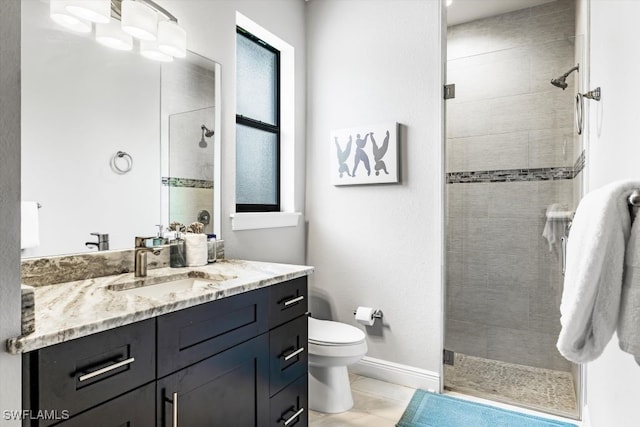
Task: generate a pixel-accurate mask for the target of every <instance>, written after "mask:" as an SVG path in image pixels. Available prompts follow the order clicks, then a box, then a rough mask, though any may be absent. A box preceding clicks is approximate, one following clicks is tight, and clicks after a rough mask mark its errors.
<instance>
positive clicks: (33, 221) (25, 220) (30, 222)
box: [20, 202, 40, 249]
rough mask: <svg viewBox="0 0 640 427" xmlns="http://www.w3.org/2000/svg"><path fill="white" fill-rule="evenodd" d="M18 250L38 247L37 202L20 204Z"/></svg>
mask: <svg viewBox="0 0 640 427" xmlns="http://www.w3.org/2000/svg"><path fill="white" fill-rule="evenodd" d="M20 214H21V215H20V216H21V222H20V248H21V249H28V248H35V247H36V246H39V245H40V225H39V221H38V202H22V203H21V204H20Z"/></svg>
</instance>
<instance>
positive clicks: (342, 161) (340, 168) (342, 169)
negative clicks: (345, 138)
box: [334, 135, 353, 178]
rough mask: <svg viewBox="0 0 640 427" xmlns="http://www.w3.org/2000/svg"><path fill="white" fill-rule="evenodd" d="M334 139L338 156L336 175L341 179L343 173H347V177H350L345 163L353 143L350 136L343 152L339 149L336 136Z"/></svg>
mask: <svg viewBox="0 0 640 427" xmlns="http://www.w3.org/2000/svg"><path fill="white" fill-rule="evenodd" d="M334 139H335V142H336V150H337V154H338V164H339V166H338V173H339V174H340V178H342V176H343V174H344V173H345V172H346V173H347V175H349V176H351V174H350V173H349V166H347V164H346V163H345V162H346V161H347V159H348V158H349V154H351V143H352V142H353V141H352V138H351V135H349V142H347V147H346V148H345V149H344V150H343V149H342V148H340V144H339V143H338V137H337V136H336V137H334Z"/></svg>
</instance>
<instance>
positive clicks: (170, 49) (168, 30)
mask: <svg viewBox="0 0 640 427" xmlns="http://www.w3.org/2000/svg"><path fill="white" fill-rule="evenodd" d="M158 49H159V50H160V52H162V53H165V54H167V55H171V56H175V57H177V58H184V57H185V56H187V32H186V31H185V30H184V28H182V27H181V26H179V25H178V23H177V22H174V21H161V22H159V23H158Z"/></svg>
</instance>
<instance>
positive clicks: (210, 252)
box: [207, 234, 218, 263]
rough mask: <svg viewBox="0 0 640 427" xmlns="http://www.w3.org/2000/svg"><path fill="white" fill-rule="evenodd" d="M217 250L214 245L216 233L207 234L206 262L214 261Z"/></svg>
mask: <svg viewBox="0 0 640 427" xmlns="http://www.w3.org/2000/svg"><path fill="white" fill-rule="evenodd" d="M217 250H218V248H217V245H216V235H215V234H207V262H208V263H212V262H216V258H217V253H216V252H217Z"/></svg>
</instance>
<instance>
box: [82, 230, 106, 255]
mask: <svg viewBox="0 0 640 427" xmlns="http://www.w3.org/2000/svg"><path fill="white" fill-rule="evenodd" d="M89 234H91V235H92V236H96V237H97V238H98V241H97V242H85V244H84V245H85V246H86V247H91V246H95V247H96V248H97V249H98V250H99V251H108V250H109V235H108V234H102V233H89Z"/></svg>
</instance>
